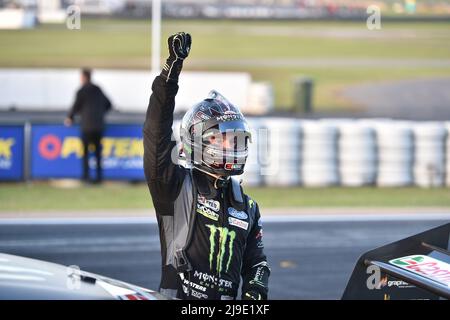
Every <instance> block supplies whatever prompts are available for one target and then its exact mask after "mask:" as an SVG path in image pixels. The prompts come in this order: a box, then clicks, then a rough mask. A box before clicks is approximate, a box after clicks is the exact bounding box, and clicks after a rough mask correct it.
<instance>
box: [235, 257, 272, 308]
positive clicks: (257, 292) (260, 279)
mask: <svg viewBox="0 0 450 320" xmlns="http://www.w3.org/2000/svg"><path fill="white" fill-rule="evenodd" d="M269 275H270V268H269V265H268V264H267V262H266V261H263V262H261V263H259V264H257V265H256V266H254V267H253V268H252V269H251V270H250V272H249V273H248V274H246V276H245V277H244V279H245V280H244V283H243V286H242V297H241V299H242V300H267V294H268V291H269Z"/></svg>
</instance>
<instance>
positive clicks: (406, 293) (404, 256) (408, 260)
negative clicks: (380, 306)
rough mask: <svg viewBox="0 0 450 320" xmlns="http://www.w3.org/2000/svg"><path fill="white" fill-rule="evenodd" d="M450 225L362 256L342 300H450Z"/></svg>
mask: <svg viewBox="0 0 450 320" xmlns="http://www.w3.org/2000/svg"><path fill="white" fill-rule="evenodd" d="M449 242H450V223H447V224H445V225H442V226H440V227H437V228H434V229H431V230H428V231H425V232H422V233H419V234H417V235H414V236H412V237H409V238H406V239H403V240H400V241H397V242H393V243H391V244H388V245H385V246H382V247H379V248H377V249H374V250H371V251H368V252H366V253H365V254H363V255H362V256H361V257H360V258H359V259H358V262H357V263H356V266H355V268H354V270H353V273H352V275H351V277H350V280H349V281H348V284H347V287H346V288H345V291H344V294H343V295H342V299H351V300H360V299H363V300H373V299H382V300H395V299H402V300H403V299H431V300H437V299H441V298H445V299H450V252H449V245H450V243H449Z"/></svg>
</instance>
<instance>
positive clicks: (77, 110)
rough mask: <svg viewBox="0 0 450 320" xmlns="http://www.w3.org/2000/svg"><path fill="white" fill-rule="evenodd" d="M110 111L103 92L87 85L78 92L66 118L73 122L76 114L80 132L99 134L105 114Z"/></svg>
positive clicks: (90, 84)
mask: <svg viewBox="0 0 450 320" xmlns="http://www.w3.org/2000/svg"><path fill="white" fill-rule="evenodd" d="M110 109H111V102H110V101H109V99H108V98H107V97H106V96H105V94H104V93H103V91H102V90H101V89H100V88H99V87H98V86H96V85H95V84H92V83H87V84H85V85H83V86H82V87H81V88H80V89H79V90H78V92H77V95H76V99H75V102H74V104H73V106H72V108H71V110H70V112H69V114H68V118H70V119H72V120H73V117H74V116H75V115H76V114H80V115H81V131H82V132H101V131H103V129H104V118H105V114H106V112H108V111H109V110H110Z"/></svg>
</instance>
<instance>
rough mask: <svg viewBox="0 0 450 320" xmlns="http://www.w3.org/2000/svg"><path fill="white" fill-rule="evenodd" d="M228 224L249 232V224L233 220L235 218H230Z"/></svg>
mask: <svg viewBox="0 0 450 320" xmlns="http://www.w3.org/2000/svg"><path fill="white" fill-rule="evenodd" d="M228 223H229V224H230V225H232V226H235V227H238V228H241V229H244V230H247V229H248V222H245V221H242V220H239V219H236V218H233V217H228Z"/></svg>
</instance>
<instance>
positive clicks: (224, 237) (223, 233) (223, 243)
mask: <svg viewBox="0 0 450 320" xmlns="http://www.w3.org/2000/svg"><path fill="white" fill-rule="evenodd" d="M206 226H207V227H208V228H209V231H210V236H209V243H210V248H209V268H210V269H211V270H213V262H214V254H215V252H216V236H217V235H218V238H219V242H218V252H217V255H216V259H215V260H216V261H217V262H216V270H217V273H221V272H222V265H223V258H224V256H225V251H226V249H227V242H228V251H229V252H230V254H229V256H228V261H227V264H226V269H225V272H228V268H229V267H230V263H231V258H232V257H233V242H234V239H235V238H236V232H235V231H233V230H228V228H222V227H216V226H214V225H211V224H208V225H206ZM228 240H229V241H228Z"/></svg>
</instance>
